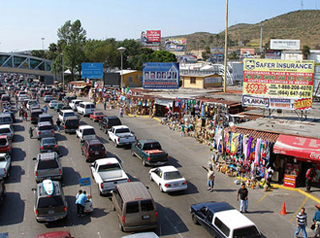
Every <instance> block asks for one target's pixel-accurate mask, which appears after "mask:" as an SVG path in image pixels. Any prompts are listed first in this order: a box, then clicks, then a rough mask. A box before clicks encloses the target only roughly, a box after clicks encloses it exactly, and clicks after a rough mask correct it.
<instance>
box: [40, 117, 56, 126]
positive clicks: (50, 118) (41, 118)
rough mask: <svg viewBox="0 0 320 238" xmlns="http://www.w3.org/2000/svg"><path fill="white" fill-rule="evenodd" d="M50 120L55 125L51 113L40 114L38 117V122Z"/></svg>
mask: <svg viewBox="0 0 320 238" xmlns="http://www.w3.org/2000/svg"><path fill="white" fill-rule="evenodd" d="M45 121H47V122H50V123H51V124H52V125H54V122H53V119H52V116H51V115H50V114H40V115H39V117H38V123H39V122H45Z"/></svg>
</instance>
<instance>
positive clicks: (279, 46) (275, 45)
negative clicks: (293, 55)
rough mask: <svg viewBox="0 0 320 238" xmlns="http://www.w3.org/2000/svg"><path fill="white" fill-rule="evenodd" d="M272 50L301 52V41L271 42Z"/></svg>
mask: <svg viewBox="0 0 320 238" xmlns="http://www.w3.org/2000/svg"><path fill="white" fill-rule="evenodd" d="M270 49H271V50H300V40H281V39H272V40H270Z"/></svg>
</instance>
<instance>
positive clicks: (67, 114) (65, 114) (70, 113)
mask: <svg viewBox="0 0 320 238" xmlns="http://www.w3.org/2000/svg"><path fill="white" fill-rule="evenodd" d="M72 116H76V114H75V113H74V111H73V110H60V112H59V117H58V118H59V121H61V123H62V124H64V122H65V120H66V118H67V117H72Z"/></svg>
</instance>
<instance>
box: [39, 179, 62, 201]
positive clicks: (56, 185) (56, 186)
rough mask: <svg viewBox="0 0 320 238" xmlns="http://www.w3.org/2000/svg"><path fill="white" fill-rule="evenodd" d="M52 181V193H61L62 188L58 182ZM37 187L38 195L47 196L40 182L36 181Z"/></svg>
mask: <svg viewBox="0 0 320 238" xmlns="http://www.w3.org/2000/svg"><path fill="white" fill-rule="evenodd" d="M52 183H53V184H54V195H61V189H62V188H61V185H60V182H59V181H54V180H52ZM37 188H38V193H39V196H42V197H46V196H48V194H47V193H46V192H45V191H44V189H43V184H42V183H38V184H37Z"/></svg>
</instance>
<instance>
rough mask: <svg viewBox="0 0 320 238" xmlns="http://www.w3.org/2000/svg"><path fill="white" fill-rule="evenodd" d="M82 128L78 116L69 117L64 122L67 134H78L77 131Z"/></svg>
mask: <svg viewBox="0 0 320 238" xmlns="http://www.w3.org/2000/svg"><path fill="white" fill-rule="evenodd" d="M79 126H80V121H79V118H78V117H77V116H72V117H67V118H66V120H65V121H64V132H65V133H66V134H68V133H69V134H71V133H76V130H77V129H78V127H79Z"/></svg>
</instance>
